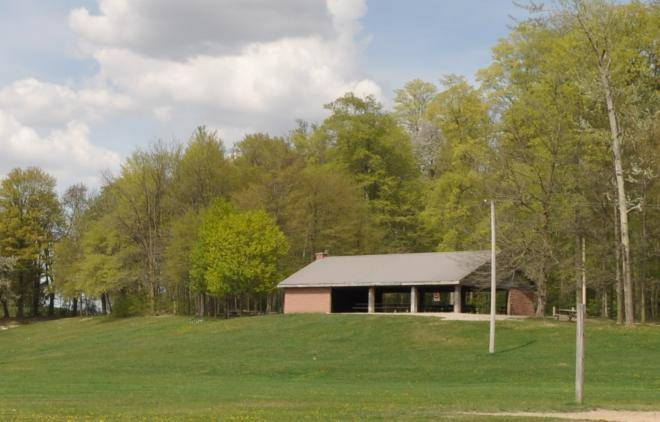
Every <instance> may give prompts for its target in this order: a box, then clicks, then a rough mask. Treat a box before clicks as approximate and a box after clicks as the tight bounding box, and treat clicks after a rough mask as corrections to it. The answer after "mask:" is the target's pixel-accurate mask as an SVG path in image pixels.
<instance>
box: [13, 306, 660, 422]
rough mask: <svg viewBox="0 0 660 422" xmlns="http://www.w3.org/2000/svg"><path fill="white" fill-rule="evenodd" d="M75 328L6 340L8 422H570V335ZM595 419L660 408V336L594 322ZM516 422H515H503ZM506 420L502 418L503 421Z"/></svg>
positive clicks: (408, 322) (590, 396) (552, 329)
mask: <svg viewBox="0 0 660 422" xmlns="http://www.w3.org/2000/svg"><path fill="white" fill-rule="evenodd" d="M497 330H498V331H497V349H498V352H497V353H496V354H495V355H489V354H488V353H487V349H488V323H487V322H463V321H442V320H440V319H438V318H431V317H414V316H403V315H401V316H367V315H273V316H265V317H250V318H236V319H231V320H204V321H196V320H193V319H191V318H186V317H171V316H163V317H145V318H129V319H111V318H100V317H99V318H70V319H62V320H56V321H51V322H39V323H33V324H29V325H24V326H20V327H18V328H13V329H9V330H4V331H0V420H8V419H40V420H43V419H48V418H52V419H56V420H59V419H67V418H71V419H92V420H96V419H105V420H117V419H119V420H121V419H146V420H173V419H174V420H180V419H215V418H218V419H225V420H231V419H238V420H264V419H265V420H269V419H277V420H300V419H325V418H327V419H355V420H358V419H360V420H361V419H369V418H376V419H378V418H381V419H425V418H448V419H457V418H458V419H462V420H473V419H479V418H478V417H474V416H469V415H468V416H465V415H461V414H460V413H459V412H471V411H504V410H506V411H518V410H531V411H542V410H575V409H576V408H577V407H576V406H575V405H574V404H573V403H572V402H573V397H574V393H573V379H574V378H573V377H574V361H575V355H574V353H575V352H574V350H575V349H574V347H575V325H574V324H571V323H565V322H564V323H558V322H554V321H552V322H550V321H534V320H529V321H505V322H498V328H497ZM586 330H587V334H586V341H587V346H586V347H587V354H586V376H585V377H586V387H585V405H584V408H594V407H605V408H615V409H640V410H657V409H660V327H658V326H639V327H635V328H633V329H624V328H620V327H617V326H615V325H614V324H611V323H605V322H598V321H591V320H589V321H588V322H587V329H586ZM506 419H510V418H506ZM502 420H505V418H502Z"/></svg>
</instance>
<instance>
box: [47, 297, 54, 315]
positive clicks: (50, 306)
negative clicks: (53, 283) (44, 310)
mask: <svg viewBox="0 0 660 422" xmlns="http://www.w3.org/2000/svg"><path fill="white" fill-rule="evenodd" d="M53 315H55V293H49V294H48V316H53Z"/></svg>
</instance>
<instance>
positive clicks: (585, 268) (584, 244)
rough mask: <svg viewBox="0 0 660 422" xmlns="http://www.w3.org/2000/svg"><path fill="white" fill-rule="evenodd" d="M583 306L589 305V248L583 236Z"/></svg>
mask: <svg viewBox="0 0 660 422" xmlns="http://www.w3.org/2000/svg"><path fill="white" fill-rule="evenodd" d="M581 269H582V304H583V305H586V304H587V246H586V241H585V240H584V236H582V268H581Z"/></svg>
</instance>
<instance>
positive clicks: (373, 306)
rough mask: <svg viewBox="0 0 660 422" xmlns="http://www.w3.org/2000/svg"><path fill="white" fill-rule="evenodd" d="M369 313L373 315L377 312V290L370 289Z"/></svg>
mask: <svg viewBox="0 0 660 422" xmlns="http://www.w3.org/2000/svg"><path fill="white" fill-rule="evenodd" d="M367 312H369V313H370V314H373V313H374V312H376V288H375V287H369V303H368V306H367Z"/></svg>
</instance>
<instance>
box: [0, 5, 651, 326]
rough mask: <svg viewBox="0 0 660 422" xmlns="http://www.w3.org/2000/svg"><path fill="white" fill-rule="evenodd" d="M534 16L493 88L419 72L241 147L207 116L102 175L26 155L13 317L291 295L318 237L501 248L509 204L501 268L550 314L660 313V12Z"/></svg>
mask: <svg viewBox="0 0 660 422" xmlns="http://www.w3.org/2000/svg"><path fill="white" fill-rule="evenodd" d="M531 12H533V14H532V18H531V19H528V20H526V21H523V22H519V23H517V24H516V25H515V27H513V28H512V30H511V32H510V34H509V35H508V37H507V38H505V39H503V40H501V41H500V42H499V43H498V44H497V45H496V46H495V47H494V48H493V60H492V63H491V65H490V66H488V67H487V68H485V69H483V70H482V71H480V72H479V75H478V79H477V81H478V82H477V83H476V84H471V83H469V82H468V81H467V80H466V79H465V78H463V77H460V76H456V75H449V76H445V77H443V78H442V79H441V80H440V82H439V83H438V84H434V83H432V82H429V81H422V80H418V79H416V80H412V81H410V82H408V83H407V84H405V86H403V87H401V88H400V89H397V90H396V91H395V97H394V105H393V107H392V110H387V109H385V108H384V107H383V106H382V105H381V104H380V103H379V102H378V101H376V100H375V99H374V98H372V97H366V98H360V97H357V96H355V95H353V94H351V93H348V94H346V95H344V96H342V97H340V98H338V99H337V100H335V101H334V102H332V103H330V104H328V105H326V109H327V117H326V118H325V119H324V120H323V121H321V122H319V123H309V122H303V121H299V122H298V123H297V125H296V127H295V128H293V129H292V130H291V131H290V132H289V134H288V135H287V136H284V137H277V136H271V135H269V134H266V133H255V134H250V135H247V136H245V137H244V138H243V139H242V140H241V141H240V142H238V143H237V144H236V145H234V147H233V148H232V149H231V151H228V150H227V149H226V147H225V145H224V144H223V142H222V140H221V139H220V138H219V137H218V135H217V133H216V132H214V131H212V130H209V129H207V128H205V127H199V128H198V129H197V130H196V131H195V132H194V133H193V135H192V136H191V138H190V139H189V141H188V142H187V143H185V144H183V145H182V144H178V143H165V142H156V143H154V144H152V145H150V146H149V147H147V148H144V149H139V150H137V151H135V152H134V153H133V154H131V156H129V157H128V158H126V159H125V160H124V162H123V163H122V166H121V170H120V172H119V173H118V174H116V175H110V174H108V175H104V177H103V183H102V185H101V187H100V188H99V189H98V190H97V191H91V190H90V189H88V188H87V187H86V186H84V185H82V184H77V185H74V186H71V187H69V188H68V189H66V191H65V192H64V193H63V194H62V195H58V194H57V193H56V182H55V180H54V179H53V178H52V177H51V176H49V175H48V174H46V173H45V172H44V171H42V170H40V169H38V168H27V169H21V168H17V169H14V170H12V171H11V172H10V173H9V174H8V175H7V176H6V177H5V178H4V179H3V180H2V185H1V186H0V255H1V256H0V303H2V306H3V312H4V316H5V317H9V316H10V315H14V316H17V317H23V316H26V315H28V314H29V315H31V316H38V315H40V314H44V313H46V314H50V315H53V314H55V313H57V312H58V309H56V308H59V312H67V313H69V314H71V313H72V314H78V313H79V312H81V311H82V308H83V303H84V304H85V306H84V308H85V310H90V309H92V308H94V304H95V303H100V309H99V311H100V312H112V313H113V314H116V315H129V314H137V313H164V312H165V313H177V314H197V315H230V314H233V313H244V312H248V313H251V312H264V311H276V310H278V309H279V308H280V307H281V297H280V295H279V294H278V293H277V291H276V284H277V282H278V281H280V280H281V279H282V278H283V277H284V276H286V275H288V274H290V273H292V272H293V271H295V270H297V269H299V268H301V267H302V266H304V265H306V264H307V263H309V262H310V261H311V260H312V259H313V257H314V253H315V252H319V251H323V250H327V251H329V252H330V253H331V254H336V255H340V254H342V255H343V254H346V255H349V254H365V253H391V252H419V251H430V250H438V251H451V250H469V249H484V248H487V247H488V245H489V235H488V233H489V217H488V212H489V208H488V206H487V204H486V203H485V201H486V200H489V199H494V200H495V201H496V203H497V210H498V230H499V232H498V236H499V237H498V242H499V249H500V251H501V252H500V257H501V258H500V259H501V260H502V263H503V264H502V265H503V267H504V268H520V269H522V270H524V272H525V273H526V274H527V275H528V276H529V278H530V279H532V280H533V281H534V282H535V284H536V289H537V292H536V293H537V294H536V297H537V299H536V301H537V302H536V310H537V315H539V316H542V315H545V314H547V313H548V311H549V307H550V306H559V307H570V306H572V305H574V304H575V303H576V301H579V295H580V291H581V285H582V283H583V282H585V283H586V285H587V286H588V307H589V312H590V313H591V314H592V315H600V316H602V317H605V318H610V317H611V318H616V319H617V321H619V322H625V323H627V324H632V322H633V321H634V320H635V319H637V320H639V321H647V320H651V319H654V320H656V319H659V315H658V313H659V311H660V306H659V300H658V299H659V297H660V184H659V182H658V173H659V169H660V165H659V161H660V141H659V139H660V137H659V136H658V135H659V134H660V130H659V122H660V120H659V113H658V102H659V101H658V100H659V96H658V88H659V87H660V77H659V72H658V57H659V56H660V54H659V53H660V51H659V44H658V39H660V36H659V35H660V34H659V31H660V12H659V7H658V6H657V3H654V2H649V3H646V2H631V3H629V4H618V3H611V2H607V1H603V0H591V1H578V0H575V1H568V0H566V1H560V2H558V3H556V4H555V5H554V7H553V8H551V9H542V8H540V7H538V8H537V7H535V6H532V7H531ZM56 302H58V304H57V306H56Z"/></svg>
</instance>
